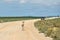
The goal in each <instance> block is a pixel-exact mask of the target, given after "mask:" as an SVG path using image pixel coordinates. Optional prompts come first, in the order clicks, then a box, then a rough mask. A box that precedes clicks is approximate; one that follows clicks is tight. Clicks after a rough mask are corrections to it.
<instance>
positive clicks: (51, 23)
mask: <svg viewBox="0 0 60 40" xmlns="http://www.w3.org/2000/svg"><path fill="white" fill-rule="evenodd" d="M34 25H35V27H36V28H37V29H38V30H39V33H41V32H42V33H44V34H45V36H48V37H51V38H53V40H60V18H57V19H50V20H41V21H37V22H35V24H34Z"/></svg>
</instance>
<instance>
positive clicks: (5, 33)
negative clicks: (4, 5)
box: [0, 19, 52, 40]
mask: <svg viewBox="0 0 60 40" xmlns="http://www.w3.org/2000/svg"><path fill="white" fill-rule="evenodd" d="M38 20H40V19H38ZM38 20H37V19H35V20H25V21H24V31H22V26H21V25H22V22H23V21H14V22H6V23H0V40H52V38H49V37H45V36H44V34H43V33H40V34H39V33H38V30H37V29H36V28H35V27H34V22H35V21H38Z"/></svg>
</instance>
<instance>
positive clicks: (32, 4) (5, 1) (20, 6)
mask: <svg viewBox="0 0 60 40" xmlns="http://www.w3.org/2000/svg"><path fill="white" fill-rule="evenodd" d="M57 15H60V0H0V16H57Z"/></svg>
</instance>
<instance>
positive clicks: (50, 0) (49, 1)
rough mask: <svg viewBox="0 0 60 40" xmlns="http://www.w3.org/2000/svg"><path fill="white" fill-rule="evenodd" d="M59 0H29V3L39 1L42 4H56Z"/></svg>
mask: <svg viewBox="0 0 60 40" xmlns="http://www.w3.org/2000/svg"><path fill="white" fill-rule="evenodd" d="M58 2H60V0H31V3H39V4H44V5H57V4H58Z"/></svg>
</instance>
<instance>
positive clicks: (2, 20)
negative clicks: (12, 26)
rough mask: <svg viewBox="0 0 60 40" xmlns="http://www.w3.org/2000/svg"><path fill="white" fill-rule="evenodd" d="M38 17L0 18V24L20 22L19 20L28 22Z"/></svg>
mask: <svg viewBox="0 0 60 40" xmlns="http://www.w3.org/2000/svg"><path fill="white" fill-rule="evenodd" d="M38 18H40V17H30V16H28V17H0V23H2V22H10V21H20V20H29V19H38Z"/></svg>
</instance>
